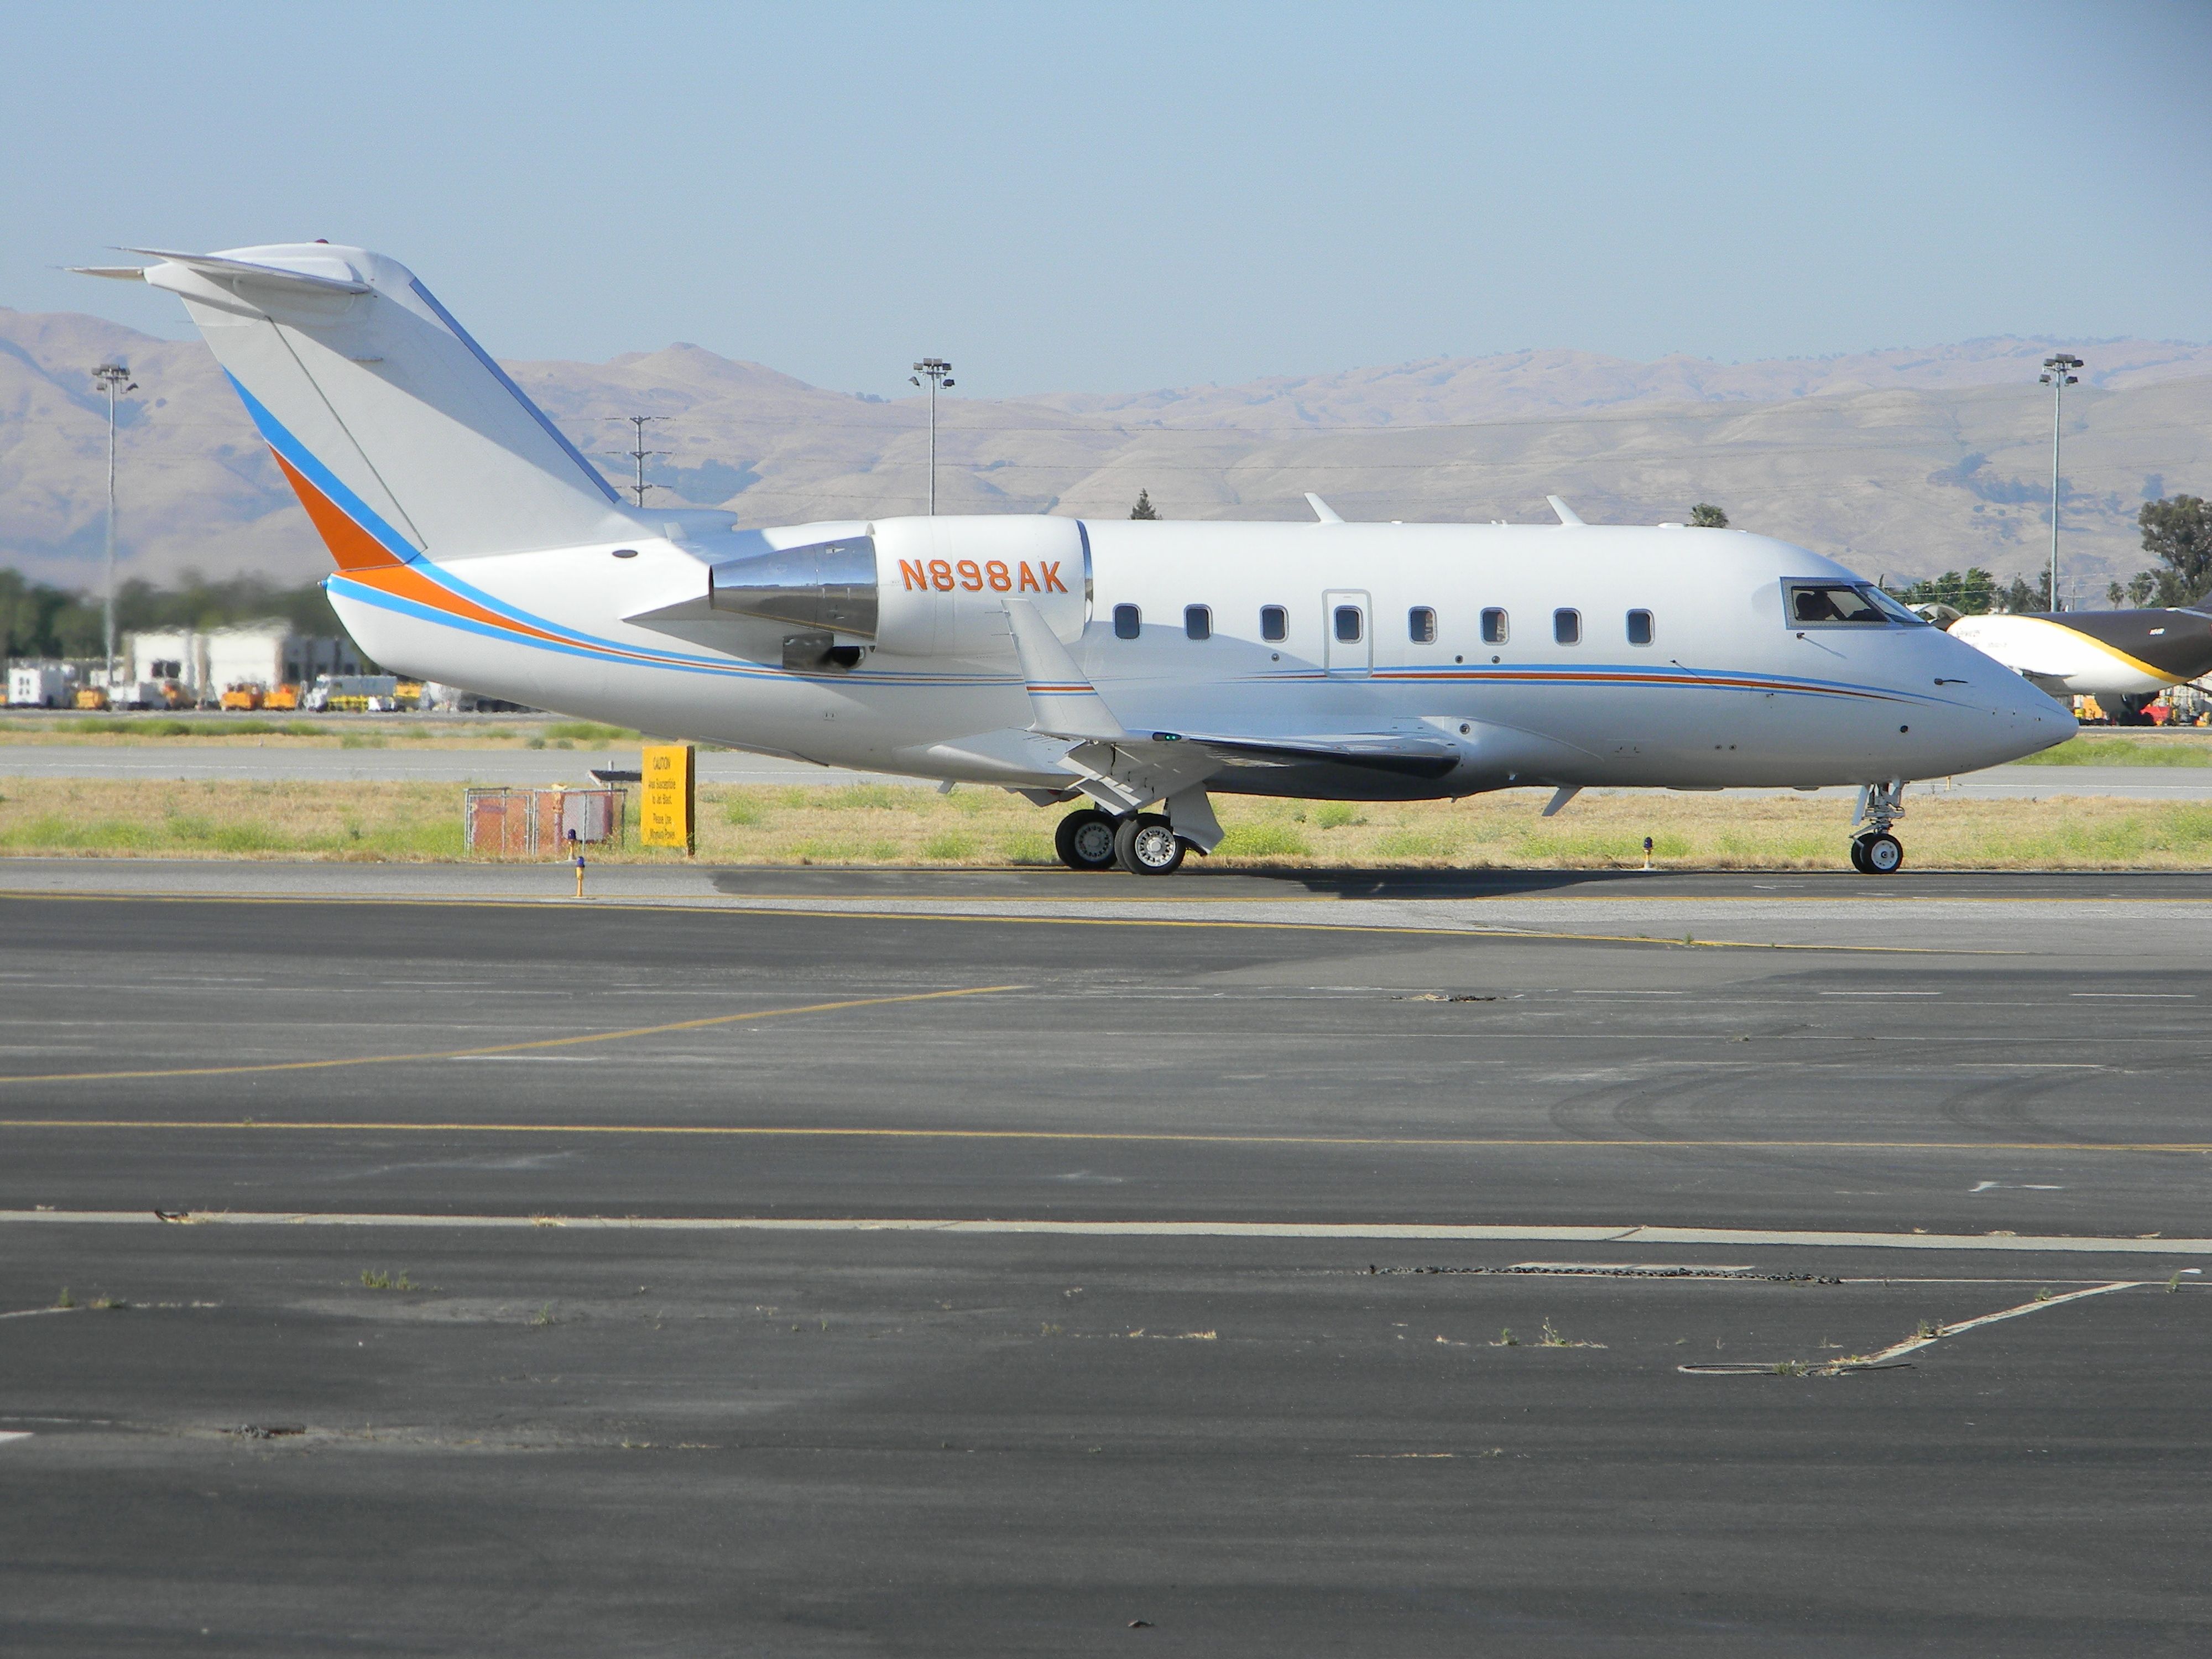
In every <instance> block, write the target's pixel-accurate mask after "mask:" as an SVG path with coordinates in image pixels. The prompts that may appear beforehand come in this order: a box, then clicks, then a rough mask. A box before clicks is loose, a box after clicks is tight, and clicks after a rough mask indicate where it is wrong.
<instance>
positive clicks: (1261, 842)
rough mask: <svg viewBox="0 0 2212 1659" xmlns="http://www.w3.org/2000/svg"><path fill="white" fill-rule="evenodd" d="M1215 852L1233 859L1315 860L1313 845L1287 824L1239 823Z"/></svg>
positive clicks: (1222, 839)
mask: <svg viewBox="0 0 2212 1659" xmlns="http://www.w3.org/2000/svg"><path fill="white" fill-rule="evenodd" d="M1213 850H1214V852H1215V853H1217V854H1219V855H1220V856H1221V857H1223V858H1231V859H1303V858H1310V857H1312V856H1313V843H1312V842H1309V841H1308V840H1307V839H1306V838H1305V837H1304V836H1302V835H1300V834H1299V833H1298V832H1297V830H1295V829H1291V827H1290V826H1289V825H1288V824H1286V823H1240V824H1238V825H1237V827H1236V828H1235V829H1231V830H1228V831H1226V832H1225V834H1224V835H1223V836H1222V837H1221V844H1220V845H1219V846H1218V847H1217V848H1214V849H1213Z"/></svg>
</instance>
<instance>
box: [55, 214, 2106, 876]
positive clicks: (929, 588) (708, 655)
mask: <svg viewBox="0 0 2212 1659" xmlns="http://www.w3.org/2000/svg"><path fill="white" fill-rule="evenodd" d="M131 252H139V253H143V254H146V255H149V256H150V257H152V258H155V259H156V260H158V261H159V262H160V263H158V264H154V265H151V266H149V267H145V268H143V269H142V268H139V267H135V266H134V267H126V268H122V269H103V270H97V271H95V272H94V273H92V274H95V275H100V276H118V277H127V278H132V279H141V278H143V280H144V281H146V282H147V283H151V284H152V285H153V286H155V287H156V288H160V289H167V290H168V291H169V292H171V293H173V294H175V295H179V297H180V298H182V299H183V301H184V302H185V309H186V310H187V311H188V312H189V313H191V318H192V320H193V321H194V322H195V323H197V325H199V327H200V330H201V331H202V332H203V333H204V335H205V336H206V337H207V342H208V344H209V346H210V348H211V349H213V351H214V353H215V356H216V361H217V362H220V363H221V364H222V368H223V369H224V370H225V372H226V373H227V374H228V376H229V377H230V380H231V383H232V385H233V386H235V387H236V388H237V391H238V394H239V396H240V398H243V399H244V400H245V403H246V409H247V410H248V411H249V412H250V413H251V414H252V417H253V420H254V422H255V424H256V425H257V426H258V428H260V431H261V435H262V436H263V437H264V439H265V440H266V441H268V444H269V447H270V449H271V450H272V451H273V452H274V453H275V454H276V464H277V465H278V466H279V467H280V468H282V469H283V472H284V475H285V477H287V478H288V479H289V480H290V482H291V484H292V487H293V489H295V490H296V491H297V492H298V493H299V496H300V499H301V502H302V503H304V505H305V506H306V507H307V513H308V516H309V517H310V518H311V519H312V520H313V521H314V524H315V527H316V528H317V530H318V531H319V532H321V534H322V537H323V539H324V540H325V542H326V543H327V544H329V547H330V550H331V556H332V557H333V558H334V559H335V560H336V562H337V574H335V575H333V576H331V577H330V578H329V579H328V581H327V584H326V585H327V589H328V592H329V593H330V597H331V603H332V605H334V606H335V607H336V609H337V612H338V615H339V616H340V617H342V618H343V621H344V623H345V625H346V628H347V629H348V630H349V632H350V633H351V634H352V635H353V637H354V639H355V640H356V641H357V642H358V643H359V644H360V646H361V647H362V649H363V650H364V651H366V652H368V654H369V655H371V656H373V657H374V658H375V659H377V660H378V661H379V662H380V663H381V664H383V665H385V666H386V667H387V668H391V669H395V670H402V671H406V672H408V673H411V674H417V675H421V676H422V677H424V678H431V679H436V680H441V681H444V682H447V683H449V684H462V685H466V686H468V687H470V688H471V689H472V690H477V691H480V692H486V693H489V694H491V695H493V696H500V697H504V698H508V699H511V700H513V701H514V702H522V703H529V704H532V705H535V706H538V707H540V708H555V709H560V710H562V711H564V712H568V713H572V714H579V715H588V716H590V717H592V718H594V719H599V720H613V721H618V722H620V723H622V724H624V725H629V726H637V727H639V728H641V729H642V730H645V731H648V732H661V733H666V734H670V735H683V736H686V737H690V738H696V739H702V740H706V741H710V742H714V743H720V744H728V745H730V746H732V747H734V748H739V749H747V750H754V751H756V752H757V753H761V754H767V755H777V756H782V757H791V758H797V759H803V760H808V761H814V762H818V763H823V764H827V765H835V766H842V767H853V768H861V769H871V770H879V771H890V772H900V773H906V774H909V775H916V776H921V777H930V778H937V779H940V780H945V781H953V780H958V781H969V782H975V783H988V784H998V785H1002V786H1004V787H1006V788H1009V789H1012V790H1015V791H1017V792H1018V793H1022V794H1024V795H1026V796H1027V797H1028V798H1029V799H1031V800H1033V801H1035V802H1036V803H1037V804H1038V805H1040V806H1047V805H1059V804H1064V803H1074V802H1081V803H1083V805H1082V806H1081V808H1080V810H1079V811H1074V812H1072V813H1069V814H1067V815H1066V817H1063V818H1062V819H1061V820H1060V826H1059V832H1058V845H1059V848H1060V856H1061V857H1062V859H1063V860H1066V863H1067V864H1068V865H1070V866H1073V867H1074V868H1077V869H1084V870H1097V869H1103V868H1106V867H1108V866H1111V865H1115V864H1119V865H1120V866H1121V867H1122V868H1124V869H1126V870H1129V871H1132V872H1140V873H1152V874H1163V873H1165V872H1169V871H1171V870H1173V869H1175V868H1176V866H1178V865H1180V864H1181V863H1182V859H1183V855H1184V852H1185V850H1186V848H1192V847H1195V848H1198V849H1199V850H1200V851H1201V852H1208V851H1211V850H1212V848H1213V847H1214V846H1215V844H1216V843H1217V842H1218V841H1219V839H1220V836H1221V830H1220V828H1219V825H1218V823H1217V822H1216V820H1215V817H1214V815H1213V811H1212V806H1211V805H1210V803H1209V800H1208V795H1209V793H1229V794H1253V795H1279V796H1295V797H1303V798H1317V799H1340V800H1422V799H1452V798H1456V797H1459V796H1463V795H1471V794H1476V793H1480V792H1482V791H1485V790H1491V789H1501V788H1505V787H1511V786H1527V785H1532V784H1534V785H1541V786H1544V787H1549V788H1551V789H1553V790H1554V791H1556V793H1555V794H1554V795H1553V799H1552V802H1551V804H1550V805H1548V806H1547V807H1546V808H1545V811H1546V812H1547V814H1548V813H1550V812H1553V811H1558V810H1559V808H1560V807H1561V806H1563V805H1565V803H1566V802H1567V801H1568V800H1569V799H1571V798H1572V797H1573V796H1574V795H1575V793H1577V792H1578V791H1580V790H1582V789H1584V788H1588V787H1592V786H1632V787H1652V786H1660V787H1672V788H1676V789H1697V790H1714V789H1724V788H1729V787H1741V786H1759V787H1777V786H1781V787H1796V788H1802V789H1811V788H1815V787H1820V786H1822V785H1829V784H1855V785H1857V786H1860V789H1861V793H1860V800H1859V811H1858V815H1857V819H1856V820H1855V822H1854V825H1853V827H1854V829H1855V830H1856V831H1857V834H1856V836H1855V838H1854V839H1853V841H1852V842H1851V853H1852V859H1853V862H1854V863H1855V864H1857V866H1858V867H1859V868H1860V869H1862V870H1866V871H1869V872H1881V873H1886V872H1890V871H1893V870H1895V869H1897V868H1898V867H1899V865H1900V864H1901V863H1902V861H1903V857H1904V854H1903V849H1902V848H1901V847H1900V846H1899V843H1898V841H1897V838H1896V837H1895V836H1893V834H1892V833H1891V827H1892V825H1893V823H1894V822H1895V820H1896V818H1897V817H1899V814H1900V813H1901V811H1903V802H1902V794H1903V791H1904V788H1905V781H1907V780H1910V779H1914V778H1926V777H1940V776H1943V775H1948V774H1951V773H1954V772H1964V771H1972V770H1973V769H1977V768H1980V767H1984V766H1990V765H1994V764H1996V763H1999V762H2002V761H2007V760H2012V759H2015V758H2017V757H2020V756H2022V755H2026V754H2030V753H2033V752H2034V751H2035V750H2040V749H2045V748H2048V747H2049V746H2051V744H2056V743H2059V742H2062V741H2063V740H2064V739H2065V738H2067V737H2069V735H2071V733H2072V732H2073V730H2074V722H2073V720H2072V719H2071V718H2070V717H2069V715H2068V714H2066V712H2065V711H2064V710H2063V709H2062V708H2059V707H2058V706H2057V704H2055V703H2054V702H2052V701H2051V699H2050V698H2049V697H2047V696H2045V695H2044V694H2043V693H2042V692H2040V691H2039V690H2036V689H2035V688H2034V687H2033V686H2031V685H2029V684H2026V683H2024V682H2023V681H2021V679H2020V678H2017V677H2015V675H2013V674H2010V673H2008V672H2006V671H2003V670H2002V669H2001V668H1999V667H1998V666H1997V665H1996V664H1995V663H1993V662H1992V661H1991V660H1990V659H1989V658H1987V657H1984V656H1983V655H1982V654H1981V653H1978V652H1977V651H1974V650H1972V649H1971V648H1970V647H1967V646H1966V645H1965V644H1963V643H1962V642H1960V641H1957V640H1954V639H1951V638H1949V637H1948V636H1947V635H1945V634H1944V633H1943V632H1942V630H1941V629H1936V628H1932V627H1929V626H1928V625H1927V624H1925V623H1923V622H1922V621H1921V620H1920V618H1918V617H1916V616H1914V615H1913V614H1912V613H1911V611H1907V610H1905V608H1904V607H1903V606H1902V605H1898V604H1897V603H1896V602H1895V601H1893V600H1892V599H1889V598H1888V597H1887V595H1885V594H1884V593H1882V592H1881V591H1880V590H1879V589H1878V588H1877V587H1875V586H1874V584H1872V583H1870V582H1868V581H1866V580H1863V579H1861V578H1860V577H1858V576H1857V575H1855V574H1852V573H1851V572H1850V571H1848V570H1846V569H1844V568H1842V567H1841V566H1839V565H1838V564H1836V563H1834V562H1832V561H1830V560H1827V559H1825V558H1822V557H1820V556H1818V555H1817V554H1814V553H1809V552H1808V551H1806V550H1804V549H1803V548H1800V547H1793V546H1790V544H1787V543H1784V542H1778V541H1772V540H1769V539H1767V538H1765V537H1760V536H1754V535H1747V534H1745V533H1743V532H1739V531H1719V530H1692V529H1685V528H1683V527H1681V526H1674V525H1663V526H1657V527H1656V528H1645V527H1633V528H1632V527H1626V526H1620V527H1614V526H1595V525H1585V524H1583V522H1582V521H1581V520H1579V519H1577V517H1576V516H1575V515H1574V513H1571V511H1569V510H1568V509H1567V507H1565V504H1564V503H1562V502H1560V501H1558V500H1557V499H1556V498H1554V499H1553V503H1552V504H1553V509H1554V511H1555V512H1556V513H1558V515H1559V520H1560V521H1559V524H1557V525H1543V526H1527V525H1456V524H1409V525H1401V524H1346V523H1345V522H1344V521H1343V520H1340V519H1339V518H1338V517H1337V515H1336V514H1335V513H1332V512H1330V511H1329V510H1328V507H1327V506H1326V505H1325V504H1324V503H1323V502H1322V501H1320V499H1319V498H1318V497H1314V496H1309V497H1308V500H1309V501H1310V502H1311V503H1312V505H1313V508H1314V512H1315V514H1316V519H1317V520H1318V521H1317V522H1316V523H1312V524H1281V523H1212V522H1206V523H1188V522H1185V523H1161V522H1138V521H1133V520H1125V519H1116V520H1099V521H1095V522H1094V521H1091V520H1080V519H1070V518H1050V517H1036V518H1031V517H995V518H973V517H935V518H912V517H904V516H901V517H893V518H879V519H872V520H850V521H842V520H841V521H837V522H834V523H825V524H807V525H795V526H787V527H783V528H778V529H769V530H744V529H740V528H738V525H737V522H736V519H735V516H734V515H733V514H732V513H725V512H697V511H667V512H659V511H648V510H641V509H638V508H635V507H628V506H625V505H624V504H623V501H622V500H621V498H620V497H619V496H618V495H617V494H616V493H615V491H614V490H613V489H611V488H610V487H609V486H608V484H607V483H606V481H605V479H603V478H602V477H600V476H599V472H598V471H596V470H595V469H594V468H593V467H592V465H590V464H589V463H588V462H586V460H585V459H584V458H583V456H582V455H580V453H578V452H577V451H576V449H575V447H574V446H573V445H572V444H570V443H569V442H568V440H567V439H566V438H564V437H563V436H562V435H561V433H560V431H559V430H558V429H557V428H556V427H555V426H554V425H553V423H552V422H550V420H548V419H547V418H546V417H545V416H544V414H543V413H541V412H540V411H539V410H538V409H537V408H536V406H534V405H533V404H532V403H531V402H530V400H529V399H528V398H526V397H525V396H524V395H523V394H522V392H521V391H520V389H519V388H518V387H517V386H515V385H514V383H513V381H512V380H509V379H508V378H507V375H506V374H505V373H504V372H502V371H501V368H499V366H498V365H497V364H496V363H495V362H493V361H492V359H491V358H490V357H489V356H488V355H487V354H486V353H485V352H484V351H483V349H482V348H481V347H480V346H478V345H477V343H476V342H475V341H474V340H472V339H471V338H470V337H469V336H468V334H467V332H466V331H465V330H463V329H462V327H461V325H459V323H458V322H456V321H455V320H454V319H453V316H452V315H451V313H448V312H447V310H446V308H445V307H443V306H441V305H440V304H439V303H438V301H436V300H435V299H434V298H433V297H432V296H431V294H430V291H429V290H428V289H427V288H425V287H424V286H423V285H422V283H420V282H419V281H417V280H416V277H415V276H413V274H412V273H410V271H408V270H406V269H405V268H404V266H402V265H400V264H397V263H395V262H394V261H392V260H391V259H388V258H384V257H382V256H381V255H379V254H375V253H372V252H368V251H366V250H364V249H361V248H353V247H337V246H329V245H327V244H325V243H319V242H316V243H286V244H282V245H277V246H266V247H248V248H239V249H234V250H233V251H231V252H227V253H220V254H206V255H201V254H185V253H171V252H163V251H161V250H158V249H152V248H142V249H133V250H131ZM1162 806H1164V811H1154V810H1152V809H1153V808H1155V807H1162Z"/></svg>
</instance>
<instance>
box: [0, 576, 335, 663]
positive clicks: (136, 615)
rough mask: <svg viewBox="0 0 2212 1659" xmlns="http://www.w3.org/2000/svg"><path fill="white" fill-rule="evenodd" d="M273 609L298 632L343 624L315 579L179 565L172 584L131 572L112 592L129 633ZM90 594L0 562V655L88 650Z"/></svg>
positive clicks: (212, 624) (95, 618) (256, 615)
mask: <svg viewBox="0 0 2212 1659" xmlns="http://www.w3.org/2000/svg"><path fill="white" fill-rule="evenodd" d="M266 617H283V619H284V620H285V621H287V622H289V623H291V624H292V626H293V627H294V628H295V629H298V630H299V631H300V632H301V633H302V634H309V635H325V636H327V635H337V634H339V633H342V632H343V629H341V628H340V627H339V626H338V619H337V612H336V611H332V610H331V602H330V600H329V599H328V598H326V597H325V594H324V592H323V587H322V584H321V583H320V582H309V583H307V584H305V585H304V586H299V587H276V586H271V585H270V583H269V582H268V581H267V580H264V578H262V577H259V576H226V577H220V578H217V579H215V580H209V579H208V578H206V577H204V576H201V575H199V574H197V573H196V572H191V571H188V572H186V573H185V577H184V580H183V582H182V584H181V585H180V586H178V587H175V588H163V587H155V586H154V585H153V584H152V583H150V582H147V581H143V580H138V579H137V578H136V577H133V578H131V580H126V581H125V582H123V583H122V584H121V585H120V586H118V588H117V589H116V593H115V622H116V626H117V628H118V629H119V630H121V631H123V632H125V633H129V632H131V631H132V630H134V629H155V628H198V629H206V628H222V627H225V626H228V625H229V624H231V623H245V622H258V621H261V620H263V619H264V618H266ZM101 633H102V628H101V623H100V599H99V596H98V595H97V594H93V593H72V592H68V591H67V590H66V589H64V588H59V587H53V586H49V585H48V584H46V583H45V582H34V581H30V580H26V579H25V578H24V576H23V574H22V573H21V572H20V571H16V570H8V569H0V655H6V656H10V657H92V656H97V655H99V654H100V644H101Z"/></svg>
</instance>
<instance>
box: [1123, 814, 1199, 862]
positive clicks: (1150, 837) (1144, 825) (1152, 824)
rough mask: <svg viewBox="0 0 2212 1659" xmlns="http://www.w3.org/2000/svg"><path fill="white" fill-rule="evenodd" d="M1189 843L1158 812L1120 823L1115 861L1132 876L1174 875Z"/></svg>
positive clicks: (1139, 815)
mask: <svg viewBox="0 0 2212 1659" xmlns="http://www.w3.org/2000/svg"><path fill="white" fill-rule="evenodd" d="M1188 850H1189V846H1188V842H1185V841H1184V840H1183V839H1182V836H1178V835H1176V832H1175V827H1174V826H1173V825H1172V824H1170V823H1169V822H1168V821H1167V819H1165V818H1164V817H1161V816H1160V814H1158V812H1139V813H1138V814H1137V815H1136V816H1135V817H1127V818H1123V819H1122V820H1121V827H1120V828H1119V829H1116V830H1115V832H1114V859H1115V862H1116V863H1117V864H1119V865H1120V866H1121V867H1122V868H1123V869H1124V870H1127V872H1129V873H1130V874H1131V875H1133V876H1171V875H1173V874H1174V873H1175V872H1176V871H1177V870H1179V869H1180V868H1182V855H1183V854H1184V853H1186V852H1187V851H1188Z"/></svg>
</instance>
